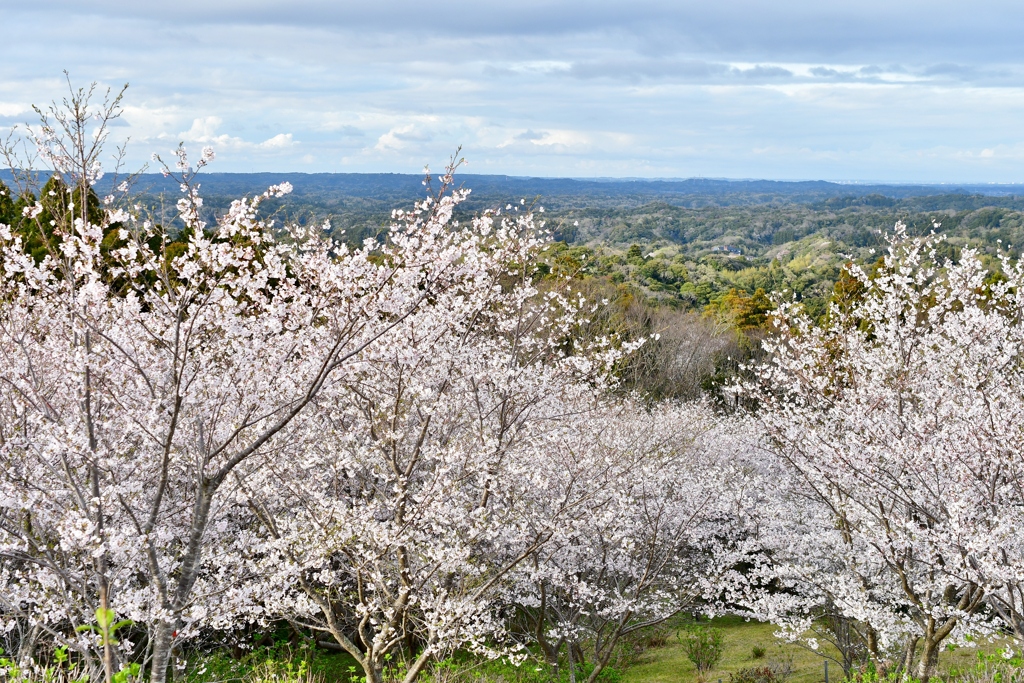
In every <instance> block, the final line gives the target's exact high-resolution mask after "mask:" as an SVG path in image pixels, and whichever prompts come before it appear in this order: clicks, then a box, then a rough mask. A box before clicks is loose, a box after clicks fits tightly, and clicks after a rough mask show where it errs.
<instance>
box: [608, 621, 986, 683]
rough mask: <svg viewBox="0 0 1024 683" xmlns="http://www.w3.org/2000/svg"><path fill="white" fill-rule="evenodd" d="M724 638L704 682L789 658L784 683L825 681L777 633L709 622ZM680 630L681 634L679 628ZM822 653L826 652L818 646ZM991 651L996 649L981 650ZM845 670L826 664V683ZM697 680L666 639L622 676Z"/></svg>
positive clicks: (660, 681) (814, 664)
mask: <svg viewBox="0 0 1024 683" xmlns="http://www.w3.org/2000/svg"><path fill="white" fill-rule="evenodd" d="M706 623H708V624H709V625H711V626H715V627H716V628H720V629H721V630H722V631H723V633H724V634H725V651H724V653H723V655H722V660H721V662H720V663H719V664H718V666H717V668H716V669H714V670H713V671H712V672H711V673H710V674H709V676H708V682H709V683H718V681H719V679H721V681H722V683H729V674H731V673H734V672H736V671H737V670H739V669H743V668H746V667H752V666H763V665H765V664H768V663H769V662H771V661H772V660H786V659H789V658H790V657H792V663H793V675H792V676H791V677H790V678H789V679H788V680H787V682H786V683H822V682H823V681H824V680H825V665H824V658H823V657H821V656H819V655H818V654H815V653H814V652H811V651H810V650H808V649H806V648H804V647H801V646H799V645H795V644H792V643H787V642H784V641H780V640H779V639H777V638H775V636H774V635H772V634H773V632H774V631H775V627H774V626H772V625H771V624H765V623H760V622H756V621H744V620H743V619H741V618H740V617H720V618H718V619H714V620H712V621H710V622H706ZM682 627H683V626H682V624H680V625H679V628H682ZM755 646H759V647H763V648H764V649H765V654H764V656H763V657H760V658H754V656H753V649H754V647H755ZM821 647H823V648H824V647H828V646H827V645H824V644H822V646H821ZM984 649H985V650H992V651H994V650H995V649H997V648H996V646H991V647H985V648H984ZM977 653H978V649H976V648H957V649H955V650H953V651H944V652H942V654H941V655H940V657H939V669H940V671H942V672H945V671H948V670H949V668H951V667H958V668H969V667H971V666H973V664H974V663H975V662H976V661H977ZM842 679H843V670H842V668H841V667H840V666H839V665H838V664H836V663H835V662H829V681H830V683H840V681H842ZM696 680H697V676H696V672H695V670H694V668H693V664H692V663H691V662H690V660H689V659H687V658H686V653H685V651H684V650H683V647H682V645H681V644H680V643H679V641H678V640H677V639H676V638H675V635H674V633H670V635H669V638H668V642H667V643H666V644H665V645H664V646H663V647H657V648H651V649H649V650H647V651H646V652H644V653H643V654H642V655H641V656H640V657H639V659H638V660H637V661H636V663H635V664H633V665H632V666H630V667H629V668H628V669H626V670H625V671H624V672H623V675H622V683H694V682H695V681H696Z"/></svg>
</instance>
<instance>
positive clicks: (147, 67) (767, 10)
mask: <svg viewBox="0 0 1024 683" xmlns="http://www.w3.org/2000/svg"><path fill="white" fill-rule="evenodd" d="M396 16H397V17H407V18H408V20H404V21H395V17H396ZM413 18H415V20H413ZM4 20H5V28H6V29H7V30H6V31H5V41H4V42H3V44H0V126H2V125H4V124H5V123H13V122H20V121H21V120H22V119H24V118H31V117H30V116H29V114H30V113H31V111H30V110H29V108H28V104H27V103H29V102H35V103H38V104H43V105H45V104H46V103H47V102H49V101H51V100H53V99H55V98H60V97H61V96H62V95H63V94H64V91H63V88H64V85H63V84H62V81H61V70H62V69H64V68H66V67H68V66H69V65H70V66H72V67H73V70H72V79H73V80H74V82H75V83H76V84H82V83H88V81H90V80H93V79H96V80H98V81H99V82H100V85H101V87H104V86H106V85H111V86H114V87H115V88H116V87H118V86H119V85H120V84H122V83H124V82H126V81H128V82H130V83H131V84H132V87H131V88H130V89H129V91H128V94H127V98H126V100H125V102H126V105H127V107H128V108H127V109H126V112H125V115H124V118H123V119H122V121H123V122H124V123H126V124H130V127H129V126H123V127H119V128H117V129H115V130H114V131H112V138H113V139H114V140H115V141H123V140H125V139H127V137H128V135H129V132H130V134H131V138H132V145H131V146H130V147H129V153H130V154H133V155H134V156H133V157H132V159H133V160H135V161H138V162H139V163H141V162H142V161H144V160H145V159H147V158H148V156H149V153H150V152H152V151H158V152H161V153H166V150H167V149H168V148H170V147H172V146H173V145H174V144H176V143H177V142H178V141H179V140H184V141H186V142H187V143H189V144H192V145H207V144H210V145H213V146H214V147H216V148H218V150H222V151H224V152H227V153H226V154H222V155H220V156H219V157H218V160H217V162H216V164H215V166H214V168H213V170H220V171H250V170H289V169H301V170H318V171H344V170H359V171H407V172H417V171H418V170H419V169H420V168H422V166H423V164H424V163H428V162H429V163H432V164H433V165H435V166H436V165H437V164H438V163H441V162H443V160H445V159H447V157H448V155H449V154H450V153H451V151H452V150H454V149H455V148H456V147H457V146H458V145H460V144H462V145H463V146H464V154H465V155H466V156H467V157H468V158H469V159H470V161H471V162H472V164H473V165H472V169H473V170H474V171H475V172H496V173H515V174H525V175H604V176H608V175H652V174H653V175H662V176H676V177H678V176H687V175H705V176H707V175H717V176H737V177H754V176H762V177H777V178H785V177H790V178H792V177H802V178H807V177H823V178H833V179H835V178H840V179H843V178H846V179H858V178H869V179H878V178H891V179H899V178H905V179H908V180H927V179H939V180H950V181H966V180H979V181H980V180H998V179H1000V178H1006V179H1012V180H1015V179H1018V178H1019V177H1018V175H1017V173H1018V171H1017V167H1016V166H1015V165H1014V164H1018V165H1019V160H1018V161H1013V160H1012V159H1013V158H1014V157H1012V156H1011V155H1008V154H1007V153H1006V152H1005V151H1004V150H1007V149H1015V150H1016V149H1024V130H1022V129H1021V128H1020V126H1019V121H1018V120H1019V116H1018V113H1019V111H1020V107H1021V104H1022V102H1024V55H1022V54H1021V53H1020V51H1019V39H1018V36H1019V35H1020V33H1021V30H1022V29H1024V6H1022V5H1020V4H1019V3H1010V2H1007V1H1006V0H993V1H991V2H986V3H983V4H980V5H979V4H977V3H975V4H973V5H967V4H966V3H962V2H954V1H953V0H930V1H929V2H927V3H926V2H925V0H905V1H903V2H892V1H891V0H885V1H884V2H883V1H882V0H860V1H858V2H854V1H853V0H837V1H836V2H830V3H821V2H820V1H818V0H792V1H790V2H784V3H763V2H759V1H757V0H722V2H718V3H708V2H697V0H636V2H632V3H628V4H627V3H622V2H613V1H612V0H590V1H589V2H584V1H583V0H566V1H565V2H559V3H550V2H543V1H542V0H523V1H522V2H519V3H508V2H496V1H494V0H473V1H471V0H453V1H452V3H449V5H446V11H445V12H443V13H441V12H438V13H431V12H428V13H424V12H422V11H421V6H420V5H419V4H416V3H414V2H413V0H385V1H384V2H379V3H338V2H334V1H329V0H296V1H295V2H293V3H289V4H288V5H282V4H280V3H273V2H270V1H269V0H244V1H243V0H218V1H217V2H213V3H211V2H208V1H205V2H203V3H199V2H198V0H180V2H176V3H158V2H155V0H139V1H138V2H135V3H130V4H125V3H122V2H115V0H96V1H95V2H90V3H85V4H83V3H72V2H70V0H52V2H49V3H13V4H12V6H11V7H5V9H4ZM4 117H14V118H4ZM753 150H772V152H771V153H755V152H754V151H753ZM962 150H973V152H972V154H974V156H973V157H965V156H963V154H962V152H961V151H962ZM980 150H993V156H992V157H982V156H980V155H981V151H980ZM958 155H959V156H958ZM964 173H968V174H970V173H979V174H982V173H983V175H977V176H972V177H965V176H964V175H963V174H964ZM984 174H990V175H984Z"/></svg>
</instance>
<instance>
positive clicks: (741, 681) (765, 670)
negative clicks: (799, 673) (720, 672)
mask: <svg viewBox="0 0 1024 683" xmlns="http://www.w3.org/2000/svg"><path fill="white" fill-rule="evenodd" d="M729 683H779V680H778V679H777V678H776V677H775V672H774V671H772V668H771V667H770V666H748V667H745V668H743V669H740V670H739V671H736V672H735V673H731V674H729Z"/></svg>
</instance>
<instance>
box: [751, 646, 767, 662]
mask: <svg viewBox="0 0 1024 683" xmlns="http://www.w3.org/2000/svg"><path fill="white" fill-rule="evenodd" d="M765 652H766V650H765V649H764V646H763V645H755V646H754V647H753V648H751V650H750V656H751V657H752V658H754V659H761V658H763V657H764V654H765Z"/></svg>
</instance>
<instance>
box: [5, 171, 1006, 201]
mask: <svg viewBox="0 0 1024 683" xmlns="http://www.w3.org/2000/svg"><path fill="white" fill-rule="evenodd" d="M0 179H2V180H4V181H5V182H8V183H9V182H10V172H7V171H4V172H0ZM457 179H458V181H459V182H460V183H461V184H462V185H464V186H465V187H468V188H470V189H472V190H473V200H474V204H475V203H478V202H482V203H494V202H495V201H500V202H504V201H508V200H511V199H516V200H518V199H521V198H525V199H527V201H531V200H532V199H534V198H537V197H539V198H540V199H541V201H542V202H544V203H545V204H546V205H548V206H550V207H551V208H567V204H570V203H571V204H573V205H575V206H576V207H579V206H580V205H581V204H585V205H588V206H592V207H594V206H607V207H610V206H624V205H626V206H628V205H633V206H637V205H642V204H646V203H649V202H652V201H662V202H666V203H669V204H674V205H677V206H689V207H697V206H706V205H719V206H730V205H743V204H748V205H749V204H766V203H773V202H784V203H814V202H823V201H826V200H829V199H836V198H849V199H851V200H857V199H858V198H864V197H870V196H876V197H886V198H890V199H906V198H910V197H935V196H942V195H958V196H964V195H980V196H986V197H1004V198H1016V197H1024V185H970V184H965V185H886V184H874V185H862V184H846V183H833V182H827V181H821V180H817V181H778V180H724V179H712V178H688V179H681V180H646V179H616V178H608V179H603V178H602V179H579V178H531V177H519V176H504V175H476V174H460V175H458V176H457ZM285 181H287V182H290V183H291V184H292V185H293V186H294V188H295V195H296V197H305V198H309V199H314V198H315V199H318V200H320V201H323V200H329V199H343V198H353V199H361V200H364V201H366V200H369V201H372V202H381V203H384V204H388V205H394V206H396V207H397V206H402V205H405V204H407V203H408V202H410V201H412V200H413V199H415V198H418V197H420V196H422V195H423V192H424V188H423V184H422V181H423V177H422V176H420V175H413V174H401V173H204V174H203V175H202V176H201V177H200V182H201V184H202V187H203V193H204V194H205V195H208V196H219V197H237V196H242V195H251V194H253V193H257V192H261V191H262V190H263V189H265V188H266V187H267V186H269V185H272V184H275V183H281V182H285ZM102 185H103V183H101V188H100V189H101V190H102V189H104V188H103V187H102ZM137 189H138V190H140V191H142V192H146V193H153V194H160V193H168V194H176V193H177V191H178V188H177V185H176V184H175V183H174V182H173V181H171V180H170V179H167V178H164V177H162V176H161V175H160V174H156V173H151V174H146V175H143V176H141V178H140V180H139V184H138V188H137ZM940 203H941V202H940Z"/></svg>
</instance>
